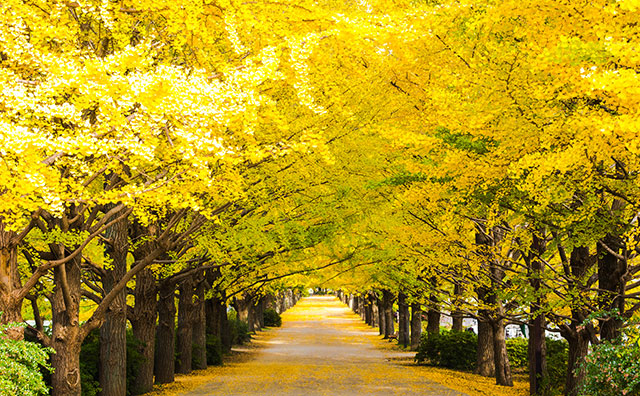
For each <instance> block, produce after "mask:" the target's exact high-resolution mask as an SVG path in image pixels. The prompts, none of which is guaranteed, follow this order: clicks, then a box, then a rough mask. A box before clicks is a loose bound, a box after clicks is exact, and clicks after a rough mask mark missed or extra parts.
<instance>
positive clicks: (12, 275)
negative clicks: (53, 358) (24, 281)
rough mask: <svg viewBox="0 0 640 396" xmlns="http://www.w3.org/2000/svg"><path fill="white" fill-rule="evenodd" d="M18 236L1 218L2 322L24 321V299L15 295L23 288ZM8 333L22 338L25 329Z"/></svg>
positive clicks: (0, 300) (9, 335)
mask: <svg viewBox="0 0 640 396" xmlns="http://www.w3.org/2000/svg"><path fill="white" fill-rule="evenodd" d="M16 237H17V235H16V233H15V232H13V231H6V230H5V225H4V223H3V221H2V219H1V218H0V312H1V313H2V314H1V315H0V324H7V323H22V299H19V300H18V299H16V298H15V296H14V292H15V291H16V290H19V289H20V288H21V285H20V276H19V273H18V244H17V242H16ZM6 335H7V337H8V338H10V339H13V340H21V339H23V338H24V329H23V328H22V327H15V328H11V329H9V330H8V331H7V333H6Z"/></svg>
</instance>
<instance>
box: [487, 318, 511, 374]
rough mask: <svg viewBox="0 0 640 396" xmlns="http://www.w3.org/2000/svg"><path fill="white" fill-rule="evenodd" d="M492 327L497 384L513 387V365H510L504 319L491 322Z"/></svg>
mask: <svg viewBox="0 0 640 396" xmlns="http://www.w3.org/2000/svg"><path fill="white" fill-rule="evenodd" d="M491 325H492V327H493V359H494V362H495V368H496V384H497V385H503V386H513V377H512V376H511V365H510V364H509V355H507V344H506V340H505V329H504V319H495V320H493V321H492V322H491Z"/></svg>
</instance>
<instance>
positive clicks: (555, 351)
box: [507, 337, 569, 390]
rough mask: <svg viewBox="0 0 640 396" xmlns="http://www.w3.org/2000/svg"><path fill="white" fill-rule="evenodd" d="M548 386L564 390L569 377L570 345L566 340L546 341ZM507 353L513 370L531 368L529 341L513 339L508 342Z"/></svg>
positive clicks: (519, 338) (550, 339)
mask: <svg viewBox="0 0 640 396" xmlns="http://www.w3.org/2000/svg"><path fill="white" fill-rule="evenodd" d="M546 343H547V373H548V378H547V381H548V386H549V387H551V388H552V389H557V390H562V389H563V388H564V382H565V380H566V376H567V360H568V358H569V357H568V354H569V353H568V350H569V344H567V342H566V341H564V340H554V339H552V338H547V339H546ZM507 353H508V354H509V362H510V363H511V367H512V368H528V367H529V339H527V338H522V337H518V338H511V339H508V340H507Z"/></svg>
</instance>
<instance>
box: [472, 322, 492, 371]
mask: <svg viewBox="0 0 640 396" xmlns="http://www.w3.org/2000/svg"><path fill="white" fill-rule="evenodd" d="M478 316H479V317H478V352H477V353H478V354H477V360H476V373H477V374H479V375H482V376H483V377H493V376H494V375H495V373H496V371H495V367H496V366H495V362H494V358H493V328H492V327H491V325H490V324H489V323H488V322H487V321H486V320H485V319H483V318H482V317H481V315H478Z"/></svg>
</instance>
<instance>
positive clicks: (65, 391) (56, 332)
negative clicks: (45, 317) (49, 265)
mask: <svg viewBox="0 0 640 396" xmlns="http://www.w3.org/2000/svg"><path fill="white" fill-rule="evenodd" d="M58 248H59V251H57V252H56V251H55V250H58V249H56V248H54V249H52V250H54V252H53V253H54V254H56V253H57V254H58V257H59V258H62V257H64V252H65V247H64V246H58ZM80 274H81V272H80V259H79V258H75V259H72V260H70V261H69V262H67V263H66V264H62V265H60V266H58V267H56V268H55V269H54V271H53V284H54V285H55V287H54V289H53V298H52V301H51V309H52V319H53V320H52V322H53V326H52V334H51V346H52V347H53V349H54V350H55V351H56V353H54V354H52V355H51V366H52V367H53V369H54V372H53V373H52V374H51V385H52V392H51V395H52V396H81V389H80V348H81V346H82V339H83V336H82V334H81V331H80V325H79V314H80V297H81V291H82V284H81V277H80V276H81V275H80Z"/></svg>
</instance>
